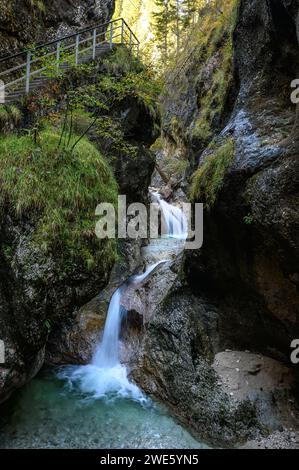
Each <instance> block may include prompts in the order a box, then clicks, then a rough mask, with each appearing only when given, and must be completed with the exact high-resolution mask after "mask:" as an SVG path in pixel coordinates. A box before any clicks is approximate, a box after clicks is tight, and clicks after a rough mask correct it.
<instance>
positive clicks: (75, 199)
mask: <svg viewBox="0 0 299 470" xmlns="http://www.w3.org/2000/svg"><path fill="white" fill-rule="evenodd" d="M77 140H78V137H77V136H72V138H71V142H70V147H69V148H71V146H72V144H73V143H74V142H76V141H77ZM59 141H60V135H59V133H57V132H54V131H52V130H50V129H46V130H44V131H42V132H41V133H40V134H39V135H38V138H37V142H36V143H35V142H34V140H33V139H32V137H31V136H16V135H8V136H6V137H4V138H2V139H1V141H0V186H1V191H0V206H1V207H2V208H8V209H9V211H11V212H12V213H14V214H15V216H17V217H28V214H31V216H32V219H33V220H32V221H31V222H32V223H33V226H34V227H35V229H34V233H33V235H32V243H33V244H35V245H36V246H38V247H39V248H40V249H41V250H42V251H43V252H44V253H45V255H47V254H49V253H52V254H53V255H54V254H55V257H61V258H67V261H68V262H71V261H74V262H75V261H77V262H84V264H85V265H86V267H87V268H89V269H91V268H92V267H94V266H95V265H97V263H98V262H99V261H100V262H101V263H102V265H103V264H104V265H105V264H106V265H111V263H112V262H113V260H114V258H115V255H116V253H115V246H114V243H113V242H111V241H100V240H98V239H97V238H96V237H95V234H94V229H95V223H96V219H95V208H96V206H97V204H99V203H101V202H111V203H113V204H116V202H117V184H116V181H115V179H114V176H113V174H112V172H111V170H110V167H109V166H108V164H107V162H106V161H105V159H104V158H103V157H102V156H101V155H100V153H99V152H98V150H97V149H96V148H95V147H94V146H93V145H92V144H91V143H90V142H89V141H88V140H87V139H82V140H81V141H80V142H79V143H78V144H77V146H76V147H75V149H74V150H73V152H71V151H70V150H68V149H63V148H59Z"/></svg>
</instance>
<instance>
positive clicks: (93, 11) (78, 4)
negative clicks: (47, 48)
mask: <svg viewBox="0 0 299 470" xmlns="http://www.w3.org/2000/svg"><path fill="white" fill-rule="evenodd" d="M114 6H115V5H114V0H72V1H70V0H54V1H53V0H41V1H36V0H33V1H28V0H12V1H9V2H7V1H6V0H1V1H0V23H1V28H0V39H1V51H0V56H2V55H3V56H4V55H6V54H9V53H10V54H12V53H13V52H16V51H19V50H20V49H23V48H24V47H25V46H26V45H27V44H29V43H33V42H34V43H40V42H45V41H46V40H47V39H48V40H51V39H52V38H55V37H57V36H63V35H67V34H70V32H74V31H76V29H83V28H84V27H85V26H89V25H93V24H95V23H105V22H106V21H109V20H110V18H111V16H112V15H113V12H114ZM33 25H34V27H33Z"/></svg>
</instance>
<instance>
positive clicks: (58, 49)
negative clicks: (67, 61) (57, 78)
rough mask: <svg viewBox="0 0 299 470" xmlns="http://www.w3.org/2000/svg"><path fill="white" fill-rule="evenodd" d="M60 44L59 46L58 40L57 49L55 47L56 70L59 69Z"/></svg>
mask: <svg viewBox="0 0 299 470" xmlns="http://www.w3.org/2000/svg"><path fill="white" fill-rule="evenodd" d="M60 46H61V42H60V41H58V43H57V49H56V69H57V72H58V71H59V67H60Z"/></svg>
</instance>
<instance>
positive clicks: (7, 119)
mask: <svg viewBox="0 0 299 470" xmlns="http://www.w3.org/2000/svg"><path fill="white" fill-rule="evenodd" d="M21 120H22V113H21V111H20V110H19V108H17V106H15V105H0V126H1V127H2V128H5V127H6V126H8V125H10V124H14V125H17V124H19V123H20V122H21ZM0 130H1V129H0Z"/></svg>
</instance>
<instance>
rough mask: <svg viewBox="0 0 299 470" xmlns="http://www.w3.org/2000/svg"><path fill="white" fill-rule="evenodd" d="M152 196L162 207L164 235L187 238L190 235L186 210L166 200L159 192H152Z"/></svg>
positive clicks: (181, 238)
mask: <svg viewBox="0 0 299 470" xmlns="http://www.w3.org/2000/svg"><path fill="white" fill-rule="evenodd" d="M151 196H152V198H153V200H154V201H155V202H157V203H158V204H159V206H160V208H161V213H162V217H163V222H164V226H165V229H166V230H163V224H162V235H164V236H165V235H166V236H168V237H171V238H178V239H180V240H186V239H187V237H188V223H187V218H186V216H185V214H184V212H183V211H182V210H181V209H180V208H179V207H176V206H172V205H171V204H168V203H167V202H166V201H164V199H162V197H161V195H160V194H159V193H158V192H151Z"/></svg>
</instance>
